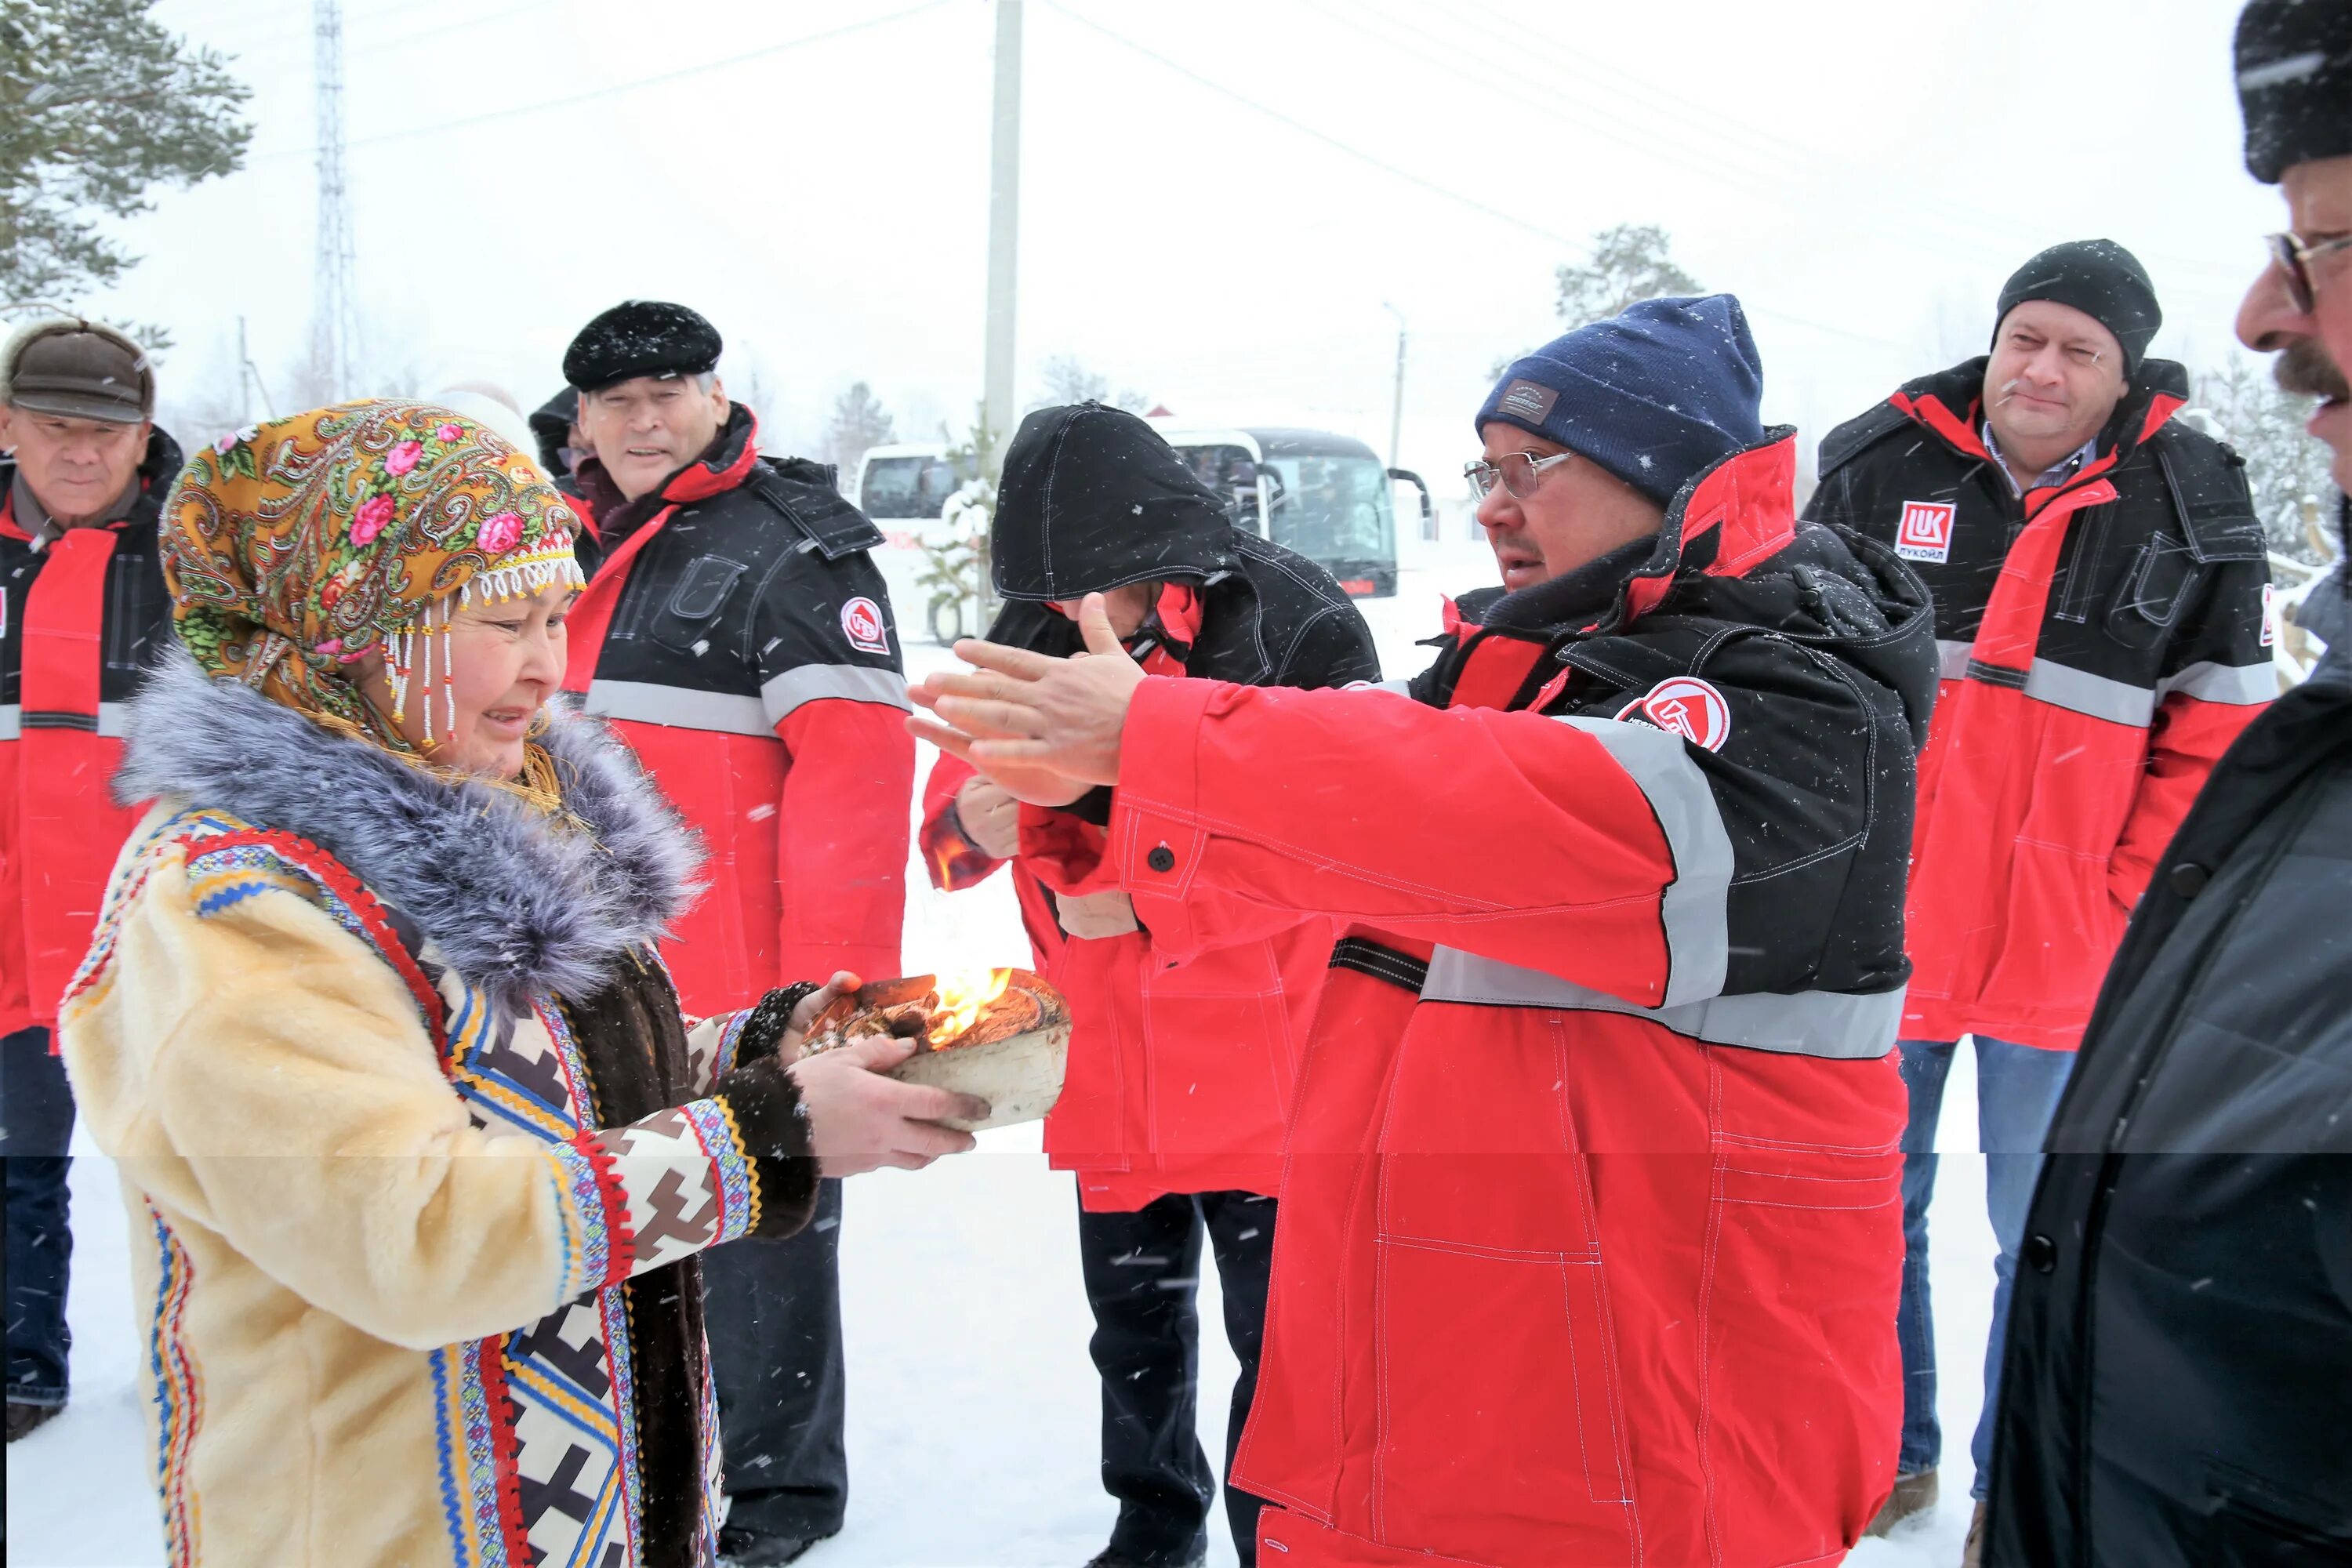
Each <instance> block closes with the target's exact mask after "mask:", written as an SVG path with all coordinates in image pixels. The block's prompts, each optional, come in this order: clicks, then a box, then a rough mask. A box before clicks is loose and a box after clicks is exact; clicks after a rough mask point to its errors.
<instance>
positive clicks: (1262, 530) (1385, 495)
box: [1151, 419, 1436, 599]
mask: <svg viewBox="0 0 2352 1568" xmlns="http://www.w3.org/2000/svg"><path fill="white" fill-rule="evenodd" d="M1151 425H1152V428H1154V429H1155V430H1158V431H1159V432H1160V437H1162V438H1163V439H1164V440H1166V441H1167V443H1168V444H1169V445H1170V446H1171V447H1175V448H1176V450H1177V451H1178V452H1179V453H1180V454H1181V455H1182V457H1183V458H1184V459H1185V461H1186V462H1188V463H1189V464H1191V465H1192V472H1193V473H1194V475H1196V476H1197V477H1198V478H1199V479H1200V480H1201V481H1202V483H1203V484H1205V485H1207V486H1208V487H1209V488H1210V489H1213V490H1214V491H1216V492H1217V494H1219V495H1220V496H1223V497H1225V498H1227V503H1226V504H1227V510H1228V511H1229V512H1230V514H1231V516H1232V518H1233V521H1234V526H1235V527H1236V528H1243V529H1247V530H1248V531H1251V532H1253V533H1255V534H1257V535H1258V536H1259V537H1261V538H1264V539H1270V540H1272V541H1274V542H1276V544H1280V545H1284V546H1286V547H1287V548H1289V549H1292V550H1295V551H1297V552H1298V553H1299V554H1301V555H1304V556H1306V557H1307V559H1308V560H1310V561H1313V562H1314V563H1316V564H1318V565H1319V566H1321V567H1323V568H1324V569H1325V570H1326V571H1328V572H1329V573H1330V574H1331V575H1332V576H1334V577H1336V578H1338V579H1339V586H1340V587H1341V588H1343V589H1345V590H1346V591H1347V592H1348V593H1349V595H1353V596H1354V597H1356V598H1360V599H1375V598H1387V597H1390V596H1391V595H1394V594H1395V593H1396V589H1397V536H1396V501H1395V498H1394V490H1393V486H1395V485H1396V484H1399V483H1403V484H1410V485H1412V487H1413V488H1414V489H1417V490H1419V491H1420V492H1421V498H1420V499H1421V517H1422V521H1423V524H1424V526H1426V525H1427V524H1429V523H1430V522H1431V521H1433V519H1434V517H1435V515H1436V514H1435V512H1434V510H1433V506H1432V502H1431V500H1430V494H1429V486H1428V485H1426V484H1424V483H1423V482H1422V479H1421V476H1420V475H1418V474H1415V473H1412V472H1411V471H1410V470H1408V469H1404V468H1389V467H1387V466H1385V465H1384V464H1382V463H1381V459H1380V456H1379V454H1377V453H1375V452H1374V451H1373V450H1372V449H1371V448H1370V447H1367V446H1366V445H1364V444H1363V443H1362V442H1361V441H1358V440H1355V439H1352V438H1351V437H1346V436H1338V435H1334V434H1332V433H1331V432H1329V431H1328V430H1302V429H1295V428H1290V427H1286V426H1281V427H1277V426H1251V427H1249V428H1247V429H1243V428H1240V427H1234V428H1215V427H1210V426H1186V425H1180V424H1177V423H1176V422H1174V421H1172V420H1167V419H1154V420H1153V421H1152V422H1151Z"/></svg>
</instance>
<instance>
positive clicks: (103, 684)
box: [0, 321, 180, 1443]
mask: <svg viewBox="0 0 2352 1568" xmlns="http://www.w3.org/2000/svg"><path fill="white" fill-rule="evenodd" d="M154 412H155V376H154V373H153V371H152V369H150V367H149V365H148V363H147V356H146V355H145V354H144V353H142V352H141V351H140V349H139V346H138V345H137V344H136V343H134V342H131V340H130V339H128V338H126V337H124V336H122V335H121V333H119V332H116V331H111V330H110V329H109V328H106V327H101V326H98V325H96V324H94V323H92V322H89V321H40V322H36V323H34V324H33V325H31V326H28V327H26V328H25V329H23V330H22V331H19V332H17V333H16V335H15V337H14V338H12V339H11V340H10V341H9V342H8V345H7V347H6V349H5V351H0V448H6V449H8V450H9V452H10V458H9V459H8V460H7V461H5V462H0V1155H5V1162H6V1164H7V1167H8V1238H7V1239H8V1246H7V1270H8V1272H7V1291H6V1295H7V1312H8V1320H7V1341H8V1385H7V1387H8V1441H10V1442H12V1443H13V1442H15V1441H16V1439H17V1438H18V1437H20V1436H24V1435H25V1434H26V1433H27V1432H30V1431H32V1430H33V1429H34V1428H36V1427H37V1426H40V1425H42V1424H43V1423H44V1422H46V1421H47V1420H48V1419H50V1418H51V1417H52V1416H54V1415H57V1413H58V1411H60V1410H62V1409H64V1408H65V1404H66V1396H67V1394H68V1383H67V1351H68V1347H69V1346H70V1345H71V1343H72V1341H73V1336H72V1334H71V1333H70V1332H69V1331H68V1329H67V1326H66V1314H65V1307H66V1286H67V1279H68V1273H69V1272H70V1268H71V1263H72V1258H73V1234H72V1232H71V1230H70V1229H69V1228H68V1223H67V1205H68V1198H67V1193H66V1171H67V1158H66V1146H67V1144H68V1141H69V1140H70V1138H71V1136H72V1132H73V1116H74V1111H73V1096H72V1093H71V1091H70V1090H69V1089H68V1088H67V1085H66V1075H65V1068H64V1066H63V1064H62V1063H60V1062H59V1061H58V1058H57V1057H56V1056H55V1054H54V1053H53V1050H52V1047H51V1044H50V1029H51V1027H52V1026H54V1024H55V1023H56V1021H57V1015H58V997H59V996H60V995H61V994H63V993H64V991H65V988H66V983H67V982H68V981H69V980H71V979H72V978H73V973H74V971H75V970H76V969H77V968H78V967H79V965H80V963H81V960H82V954H83V952H85V951H86V950H87V949H88V948H89V933H90V928H91V926H92V925H93V924H94V923H95V921H96V920H97V916H98V906H99V901H100V898H101V897H102V896H103V895H104V893H105V891H106V879H107V876H108V874H109V873H110V871H111V870H112V869H113V867H114V857H115V855H116V853H117V851H119V850H120V849H121V847H122V840H123V838H124V837H125V836H126V835H128V834H129V832H130V830H131V822H132V820H133V818H132V816H131V813H129V812H126V811H124V810H123V809H121V807H119V806H117V805H115V804H114V801H113V799H112V798H111V796H110V795H109V794H108V793H107V786H108V784H109V782H110V780H111V779H112V778H113V776H114V766H115V763H116V761H117V758H118V755H119V753H120V751H121V743H122V742H121V712H122V704H123V703H124V702H125V701H127V700H129V698H130V696H131V691H132V689H133V688H134V687H135V686H136V685H137V683H138V680H139V677H140V672H141V671H142V669H144V668H146V664H147V659H148V656H149V654H150V653H151V652H152V650H153V649H155V648H157V647H161V646H162V645H163V643H164V642H165V641H167V640H168V639H169V637H170V627H171V607H172V606H171V601H170V599H169V598H168V597H167V596H166V595H165V594H164V592H163V568H162V566H161V565H160V564H159V563H158V561H157V559H156V552H155V518H156V513H157V510H158V508H159V507H160V506H161V505H162V503H163V492H164V490H165V489H168V488H169V487H170V485H171V483H172V480H173V478H174V477H175V476H176V475H177V474H178V473H179V471H180V449H179V448H178V447H175V446H173V443H172V438H171V437H169V436H167V435H165V434H164V433H163V431H161V430H159V429H157V428H155V426H154V425H153V424H152V419H153V417H154Z"/></svg>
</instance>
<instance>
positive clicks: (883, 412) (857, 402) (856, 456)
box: [824, 381, 898, 474]
mask: <svg viewBox="0 0 2352 1568" xmlns="http://www.w3.org/2000/svg"><path fill="white" fill-rule="evenodd" d="M897 438H898V429H897V426H896V424H895V422H894V421H893V420H892V419H891V417H890V411H889V410H888V409H887V408H885V407H883V406H882V400H881V399H880V398H878V397H877V396H875V395H874V389H873V388H872V387H870V386H868V385H866V384H865V383H864V382H862V381H856V382H852V383H850V384H849V386H848V389H847V390H846V391H845V392H843V393H842V395H840V396H839V397H836V398H835V399H834V400H833V419H832V421H831V423H829V424H827V425H826V426H825V428H824V460H825V461H826V462H828V463H831V464H833V465H834V466H835V468H839V469H840V470H841V471H842V472H843V473H845V474H852V473H856V471H857V465H858V463H859V461H860V460H861V459H862V458H865V456H866V452H867V451H868V450H869V449H871V448H873V447H881V446H886V445H887V444H888V443H890V442H891V441H894V440H896V439H897Z"/></svg>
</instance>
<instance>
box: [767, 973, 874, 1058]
mask: <svg viewBox="0 0 2352 1568" xmlns="http://www.w3.org/2000/svg"><path fill="white" fill-rule="evenodd" d="M863 984H866V983H865V982H864V981H862V980H860V979H859V978H857V976H856V975H855V974H852V973H850V972H849V971H847V970H846V969H836V970H835V971H834V972H833V978H832V979H830V980H828V981H826V982H825V983H824V984H823V985H821V986H819V987H817V988H816V989H815V990H814V991H812V992H810V993H809V994H807V995H805V996H803V997H802V998H801V999H800V1005H798V1006H795V1007H794V1008H793V1016H792V1018H791V1020H790V1021H789V1022H788V1023H786V1024H785V1025H784V1033H783V1037H782V1039H781V1040H779V1041H778V1042H777V1045H776V1055H777V1057H778V1058H781V1059H782V1060H783V1061H784V1062H786V1063H792V1062H796V1061H798V1060H800V1059H801V1047H803V1046H805V1045H807V1044H808V1032H809V1026H810V1025H811V1024H814V1023H815V1022H816V1020H817V1015H818V1014H820V1013H822V1012H824V1010H825V1009H826V1008H827V1007H830V1006H832V1005H834V1004H835V1002H838V1001H839V1000H841V998H843V997H844V996H846V995H848V994H850V993H851V992H853V991H855V990H856V989H857V988H858V987H859V986H860V985H863Z"/></svg>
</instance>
